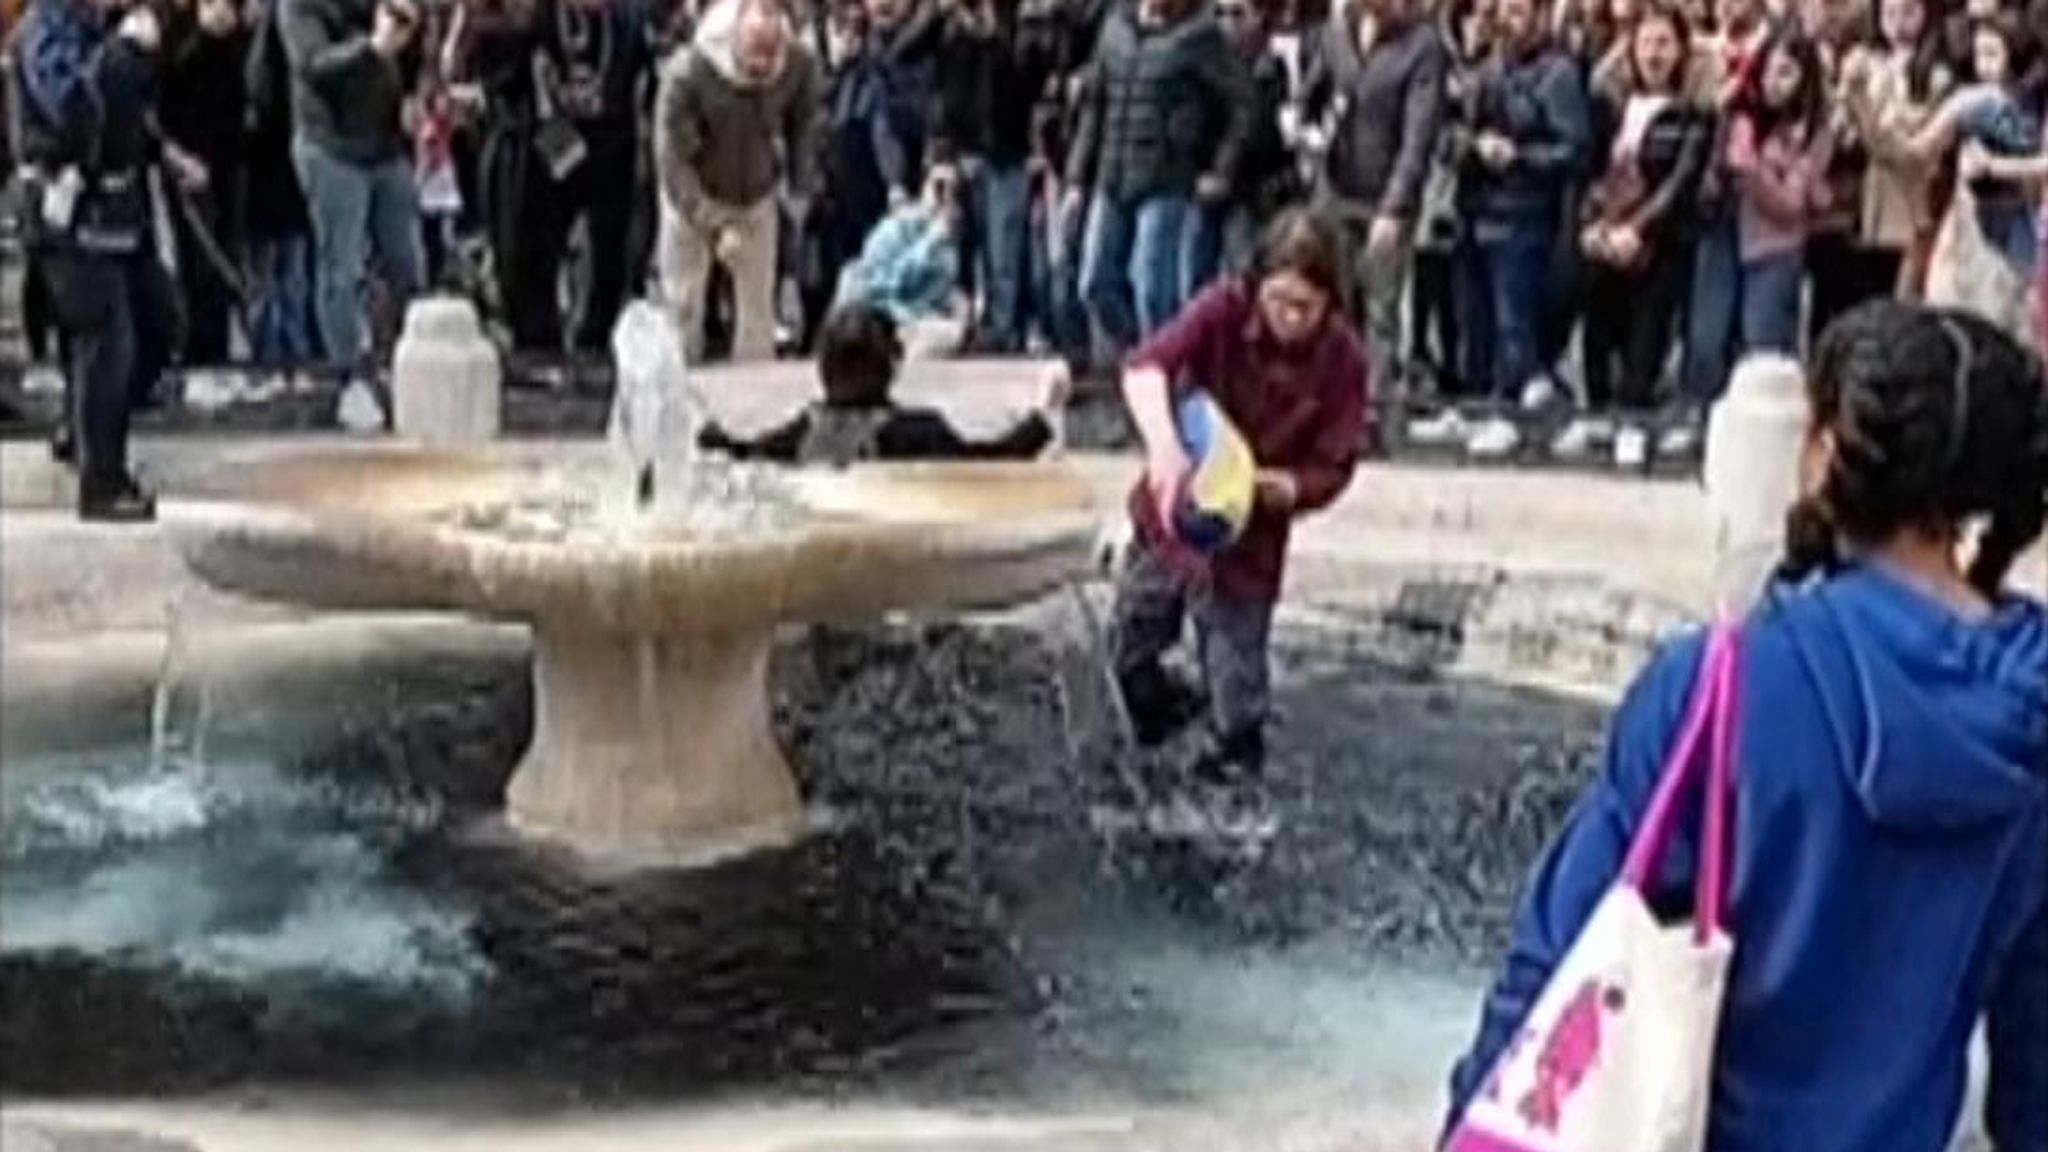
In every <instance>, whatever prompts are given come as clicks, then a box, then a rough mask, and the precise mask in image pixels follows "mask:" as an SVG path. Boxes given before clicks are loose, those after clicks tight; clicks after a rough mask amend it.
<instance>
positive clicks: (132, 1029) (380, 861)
mask: <svg viewBox="0 0 2048 1152" xmlns="http://www.w3.org/2000/svg"><path fill="white" fill-rule="evenodd" d="M1075 634H1076V635H1079V634H1080V633H1079V631H1078V630H1076V632H1075ZM1382 639H1384V637H1382V636H1381V635H1380V634H1379V633H1378V632H1377V631H1375V626H1372V625H1368V624H1366V623H1363V622H1362V623H1361V624H1360V625H1359V627H1358V629H1357V630H1356V632H1355V634H1354V633H1348V632H1346V631H1345V630H1344V629H1341V628H1330V627H1322V628H1319V629H1317V630H1315V631H1314V632H1312V633H1311V632H1288V633H1283V636H1282V640H1281V642H1280V645H1279V650H1278V653H1277V658H1278V661H1279V664H1280V677H1279V685H1280V691H1279V708H1280V724H1279V727H1278V729H1277V731H1276V736H1275V758H1274V763H1273V766H1272V777H1273V781H1274V783H1273V793H1274V803H1275V807H1276V809H1277V811H1278V813H1279V815H1280V819H1281V824H1280V829H1279V832H1278V834H1277V835H1276V836H1274V837H1273V838H1272V839H1271V840H1270V841H1269V842H1268V843H1266V844H1265V845H1264V846H1263V849H1262V850H1260V851H1255V852H1252V851H1226V850H1224V849H1225V846H1224V845H1221V844H1219V843H1217V842H1195V843H1190V842H1188V841H1186V840H1181V839H1173V838H1168V837H1162V836H1159V835H1155V834H1152V833H1148V832H1147V831H1145V825H1144V822H1143V821H1142V820H1135V819H1132V818H1131V815H1132V813H1134V812H1141V811H1143V810H1144V809H1145V806H1146V805H1147V804H1148V803H1149V802H1151V801H1153V800H1157V799H1158V798H1159V797H1160V796H1163V795H1164V794H1166V793H1167V792H1168V791H1169V790H1170V789H1171V782H1172V780H1173V779H1174V778H1175V771H1174V765H1175V762H1174V760H1173V758H1172V756H1171V755H1169V756H1166V757H1163V758H1158V759H1154V760H1149V761H1140V760H1135V759H1133V758H1130V757H1121V758H1116V757H1114V756H1113V751H1114V749H1113V744H1112V743H1111V740H1110V737H1111V732H1110V730H1109V729H1107V728H1105V727H1104V725H1105V723H1106V720H1105V719H1104V717H1105V715H1106V714H1105V713H1104V711H1103V701H1102V700H1101V699H1100V698H1099V691H1098V689H1099V681H1098V680H1097V679H1096V678H1095V677H1094V676H1093V670H1092V667H1091V666H1090V664H1089V663H1088V659H1087V657H1086V655H1085V653H1084V652H1080V651H1078V650H1069V649H1067V648H1064V647H1062V646H1061V645H1059V644H1057V643H1048V642H1046V641H1042V640H1040V639H1037V638H1035V637H1034V636H1033V635H1032V634H1030V633H1027V632H1024V631H1021V630H1011V629H995V628H990V629H973V628H962V627H945V628H909V627H904V628H897V629H874V630H868V631H862V632H832V631H817V632H814V633H812V634H810V635H808V636H806V637H804V638H801V639H798V640H793V641H792V642H791V643H790V644H789V645H787V646H786V647H785V649H784V650H783V651H782V652H781V654H780V656H779V657H778V665H777V670H776V677H775V679H776V685H777V694H778V711H779V726H780V729H781V732H782V735H783V738H784V739H785V741H786V742H787V744H788V746H789V748H790V749H791V751H792V754H793V759H794V760H795V761H796V762H797V763H798V764H799V765H801V766H802V769H801V771H802V775H803V776H804V778H805V779H804V783H805V787H806V793H807V795H808V796H809V797H810V798H811V800H812V804H813V808H814V811H815V812H816V814H817V824H818V829H817V831H816V832H815V833H814V834H813V835H811V836H810V837H809V838H807V839H806V840H804V841H803V842H802V843H800V844H798V845H797V846H795V847H793V848H791V849H789V850H787V851H783V852H778V853H773V854H766V855H759V856H755V857H751V858H747V859H743V860H738V861H733V862H730V863H727V864H724V865H722V866H719V867H716V868H711V869H706V870H698V871H653V872H642V873H637V874H632V875H624V876H619V875H612V876H606V875H600V874H593V873H590V872H587V871H583V870H579V869H577V868H574V867H568V866H565V865H564V862H563V861H561V860H559V859H553V858H550V857H547V856H543V855H538V854H535V853H533V852H531V851H529V850H527V849H526V848H524V847H522V846H520V845H518V844H516V843H513V842H510V841H508V840H507V839H506V838H505V837H504V836H503V835H501V834H499V833H498V832H497V831H496V830H495V826H494V824H493V822H492V820H491V818H490V811H491V809H492V807H493V805H494V801H495V798H496V794H497V791H498V789H499V788H501V787H502V784H503V779H504V776H505V774H506V773H507V772H509V770H510V767H511V764H512V760H513V758H514V756H515V755H516V750H517V748H518V747H519V745H520V742H521V740H522V739H523V736H524V732H525V728H526V725H527V724H528V723H530V720H529V712H530V709H529V702H528V699H527V695H526V689H525V686H524V683H523V681H522V677H521V675H520V672H519V670H518V669H516V668H508V669H493V670H485V671H482V672H478V671H475V670H470V671H469V672H467V673H464V674H462V675H452V674H451V675H450V676H449V677H447V678H446V683H447V685H448V690H447V691H446V692H445V693H443V694H441V695H439V696H437V697H435V698H433V699H420V698H418V697H417V694H414V696H413V697H410V698H409V699H408V701H407V703H406V704H405V705H404V706H403V707H400V708H396V709H392V708H388V707H386V706H385V704H384V703H383V702H378V701H369V702H360V707H361V717H360V721H359V722H358V723H357V724H356V725H355V726H354V727H353V728H352V729H351V731H350V734H348V735H346V736H345V737H344V738H342V739H340V740H338V741H335V742H332V743H328V744H325V745H323V746H321V747H317V748H300V749H277V750H274V751H273V752H272V753H270V754H266V755H260V756H246V755H242V754H239V753H235V754H230V753H221V754H219V755H217V756H213V757H210V758H209V759H207V760H206V761H205V762H204V763H193V762H191V761H190V760H189V758H188V759H183V760H176V759H174V761H173V763H172V764H171V765H170V766H169V767H168V768H166V769H165V770H164V771H162V772H158V773H152V772H151V771H150V770H149V768H148V766H147V762H148V759H149V757H148V754H147V750H145V749H135V750H133V751H132V752H130V753H128V754H126V755H121V756H114V757H102V758H95V759H87V760H74V761H71V762H64V763H59V762H48V763H30V764H20V765H17V764H12V763H10V764H9V765H8V766H7V768H8V770H7V772H6V773H5V774H4V776H0V802H4V834H0V846H4V873H0V1087H4V1088H6V1089H8V1090H10V1091H17V1092H30V1093H37V1094H80V1093H92V1094H101V1093H128V1092H137V1091H149V1092H177V1091H187V1090H197V1089H205V1088H217V1087H221V1086H227V1085H236V1084H256V1083H262V1084H307V1085H319V1086H323V1087H324V1086H330V1085H343V1086H347V1085H375V1084H378V1083H386V1082H391V1081H395V1080H402V1081H404V1082H405V1083H408V1084H420V1083H423V1082H446V1083H449V1084H454V1085H462V1086H483V1087H485V1088H487V1089H488V1090H489V1091H491V1092H502V1093H503V1094H504V1097H505V1099H507V1100H513V1101H520V1102H531V1103H536V1104H538V1103H545V1102H548V1101H607V1100H620V1101H626V1100H635V1099H652V1098H659V1099H676V1098H693V1097H709V1096H712V1095H714V1094H716V1093H718V1092H720V1091H724V1090H746V1089H752V1088H757V1087H760V1086H764V1085H772V1086H774V1087H775V1088H777V1089H784V1088H787V1089H792V1090H796V1091H802V1092H818V1093H822V1094H826V1095H844V1094H858V1093H873V1092H885V1093H890V1094H908V1095H912V1096H922V1097H930V1098H934V1099H943V1100H946V1101H949V1102H951V1101H959V1100H963V1099H964V1100H978V1099H990V1100H994V1099H1007V1098H1014V1097H1016V1096H1017V1095H1019V1094H1031V1095H1033V1096H1043V1095H1044V1094H1048V1093H1051V1094H1058V1095H1061V1096H1063V1097H1068V1098H1074V1097H1079V1098H1091V1097H1111V1096H1113V1097H1116V1098H1119V1099H1137V1100H1155V1101H1173V1100H1180V1099H1193V1098H1200V1097H1201V1096H1203V1095H1204V1094H1205V1093H1208V1092H1211V1091H1214V1090H1215V1089H1216V1088H1217V1086H1218V1085H1222V1084H1227V1083H1233V1082H1235V1083H1239V1084H1242V1083H1243V1082H1245V1081H1246V1080H1247V1078H1249V1079H1252V1080H1259V1079H1262V1078H1266V1079H1274V1080H1276V1081H1278V1080H1285V1081H1288V1082H1296V1081H1303V1082H1307V1081H1314V1082H1317V1083H1328V1084H1345V1083H1351V1082H1356V1081H1358V1080H1359V1079H1360V1078H1367V1079H1369V1078H1370V1077H1372V1076H1374V1075H1377V1074H1379V1073H1380V1072H1382V1071H1386V1070H1389V1069H1391V1070H1396V1071H1399V1072H1401V1073H1402V1074H1403V1075H1409V1074H1412V1073H1414V1071H1415V1070H1414V1068H1413V1067H1412V1065H1413V1064H1414V1063H1415V1062H1416V1060H1417V1059H1418V1058H1421V1057H1422V1056H1427V1058H1429V1059H1435V1058H1436V1057H1435V1054H1436V1053H1438V1052H1440V1051H1442V1050H1445V1049H1446V1048H1447V1046H1450V1045H1453V1044H1454V1043H1455V1040H1456V1038H1457V1037H1459V1036H1461V1035H1462V1033H1463V1031H1464V1029H1465V1028H1466V1027H1467V1026H1468V1025H1469V1022H1470V1019H1471V1014H1472V1011H1473V1009H1474V1002H1473V1000H1472V993H1473V989H1474V988H1475V986H1476V980H1477V975H1476V973H1477V971H1478V968H1477V965H1478V964H1479V963H1481V962H1483V961H1484V960H1485V959H1486V958H1487V957H1488V955H1489V954H1490V952H1491V950H1492V949H1493V948H1494V947H1495V946H1496V945H1497V943H1498V941H1499V939H1500V936H1501V933H1502V930H1503V923H1504V918H1505V914H1506V908H1507V902H1508V900H1509V899H1510V897H1511V894H1512V891H1513V889H1514V887H1515V885H1516V884H1517V883H1518V882H1519V880H1520V878H1521V875H1522V872H1523V870H1524V868H1525V867H1526V864H1527V862H1528V860H1529V859H1530V858H1531V857H1532V856H1533V854H1534V853H1535V851H1536V850H1537V848H1538V847H1539V846H1540V844H1541V843H1542V841H1543V839H1544V838H1545V837H1546V836H1547V835H1548V833H1549V831H1550V829H1551V828H1552V827H1553V826H1554V825H1555V823H1556V822H1557V820H1558V819H1560V818H1561V815H1562V812H1563V810H1564V808H1565V806H1566V805H1567V804H1568V803H1569V802H1570V799H1571V798H1572V796H1573V794H1574V793H1575V790H1576V787H1577V781H1578V779H1579V777H1580V775H1581V773H1582V772H1583V771H1584V770H1585V767H1586V765H1587V764H1588V763H1589V762H1590V758H1591V752H1592V750H1593V747H1594V744H1595V742H1596V740H1597V735H1598V726H1599V723H1600V713H1599V711H1598V710H1597V709H1595V708H1593V707H1591V706H1588V705H1585V704H1581V703H1576V702H1569V701H1563V700H1559V699H1554V698H1549V697H1545V696H1541V695H1534V694H1527V693H1518V692H1511V691H1507V690H1504V689H1500V688H1497V687H1493V686H1488V685H1482V684H1470V683H1457V682H1450V681H1445V680H1440V679H1437V678H1435V677H1434V676H1432V675H1431V674H1430V673H1428V672H1427V671H1426V670H1418V669H1416V668H1412V667H1406V666H1402V665H1400V664H1397V663H1395V662H1393V661H1391V660H1389V659H1388V658H1387V650H1386V648H1385V646H1384V645H1383V644H1381V643H1380V641H1381V640H1382ZM338 706H340V705H338ZM1134 790H1135V791H1137V792H1140V793H1142V794H1140V795H1133V792H1134ZM1248 1065H1254V1067H1250V1068H1248V1067H1247V1066H1248ZM1424 1071H1425V1072H1426V1073H1427V1075H1428V1076H1430V1077H1434V1075H1435V1074H1436V1070H1435V1069H1425V1070H1424ZM1388 1074H1391V1072H1389V1073H1388Z"/></svg>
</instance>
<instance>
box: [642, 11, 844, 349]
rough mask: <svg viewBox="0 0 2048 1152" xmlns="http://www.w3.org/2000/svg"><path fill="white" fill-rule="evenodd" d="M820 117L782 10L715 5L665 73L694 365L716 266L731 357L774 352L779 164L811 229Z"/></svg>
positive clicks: (679, 317)
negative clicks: (715, 263)
mask: <svg viewBox="0 0 2048 1152" xmlns="http://www.w3.org/2000/svg"><path fill="white" fill-rule="evenodd" d="M817 109H818V79H817V68H816V65H815V63H814V62H813V61H812V59H811V57H810V54H809V53H808V52H806V51H805V50H804V47H803V45H802V44H801V43H799V42H798V41H797V39H796V37H795V36H794V34H793V25H792V21H791V19H790V16H789V13H788V11H787V10H786V9H785V8H784V7H783V0H717V3H716V4H715V5H714V6H713V7H712V8H711V10H710V11H709V12H707V13H705V16H704V21H703V23H702V24H701V25H699V27H698V30H697V35H696V38H695V39H694V40H693V41H692V42H691V44H690V46H689V47H687V48H685V49H683V50H682V51H680V52H677V53H676V54H675V55H674V56H673V57H671V58H670V60H669V62H668V64H667V65H666V66H665V67H664V68H663V69H662V75H661V88H660V94H659V97H658V99H657V109H656V131H655V162H656V165H657V170H658V171H659V173H660V178H661V252H660V271H661V285H662V292H663V295H664V296H665V298H666V299H667V301H668V304H669V307H670V308H671V309H672V311H673V313H674V315H675V317H676V321H677V325H678V328H679V330H680V332H681V333H682V337H683V341H684V347H685V348H686V349H687V350H688V352H689V354H690V358H691V359H692V360H693V361H694V360H697V359H699V358H700V356H701V351H702V348H701V345H702V330H703V317H704V288H705V284H706V282H707V280H708V279H709V277H710V272H711V261H712V260H713V259H714V258H716V259H718V260H720V261H721V262H723V263H724V264H725V265H726V267H727V269H728V270H729V271H730V272H731V273H732V279H733V295H734V305H735V310H736V311H737V313H738V317H737V320H736V323H735V326H734V329H735V330H734V333H733V359H734V360H735V361H746V360H761V359H767V358H769V357H772V356H773V355H774V354H775V245H776V231H777V213H776V205H775V188H776V177H777V175H778V172H777V155H778V153H779V154H780V155H781V157H782V163H783V164H784V165H785V166H786V168H785V170H784V171H783V172H782V173H781V175H782V176H783V177H784V179H785V182H786V184H787V186H788V189H789V198H790V202H791V208H792V215H794V216H795V217H797V218H798V219H799V220H801V218H802V216H803V210H804V207H805V201H806V198H807V194H808V193H809V191H810V188H811V183H812V180H811V171H812V165H813V163H814V161H815V158H816V151H817V148H816V141H815V140H814V139H813V136H814V133H815V129H816V120H817Z"/></svg>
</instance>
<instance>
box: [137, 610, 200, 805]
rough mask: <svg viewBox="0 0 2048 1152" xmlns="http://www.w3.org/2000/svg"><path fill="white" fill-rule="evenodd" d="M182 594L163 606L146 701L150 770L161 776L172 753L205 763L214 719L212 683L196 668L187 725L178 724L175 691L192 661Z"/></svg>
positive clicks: (184, 758) (187, 759)
mask: <svg viewBox="0 0 2048 1152" xmlns="http://www.w3.org/2000/svg"><path fill="white" fill-rule="evenodd" d="M185 595H186V594H185V593H183V592H180V593H178V595H176V596H175V597H173V598H172V599H171V600H170V601H169V602H168V604H167V605H166V606H165V616H166V620H167V624H166V626H165V629H164V654H163V660H162V661H161V662H160V663H159V664H158V665H157V672H156V692H155V694H154V695H153V696H152V697H151V698H150V703H149V771H150V774H151V775H152V776H156V775H162V774H163V773H164V771H165V770H166V769H167V768H169V767H170V765H171V761H172V757H173V755H174V754H180V755H179V758H180V759H182V760H185V761H187V762H189V763H193V764H202V765H203V764H204V763H205V762H206V731H207V728H208V727H209V726H211V724H212V721H213V685H212V683H211V682H210V680H209V679H208V678H207V676H206V675H205V674H204V673H203V672H198V671H195V672H194V673H193V674H192V676H191V680H192V683H191V685H190V687H191V691H192V713H191V720H190V722H189V723H188V724H184V725H180V724H179V723H178V715H177V713H178V692H179V689H180V687H181V684H180V681H181V680H182V679H184V678H185V676H186V673H187V668H188V666H190V665H191V664H192V659H191V650H190V646H191V637H190V634H189V633H188V631H187V615H186V612H185Z"/></svg>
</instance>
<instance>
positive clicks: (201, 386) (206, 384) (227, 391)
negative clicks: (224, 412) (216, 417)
mask: <svg viewBox="0 0 2048 1152" xmlns="http://www.w3.org/2000/svg"><path fill="white" fill-rule="evenodd" d="M179 392H180V398H181V399H182V401H183V403H184V406H185V407H187V408H189V409H191V410H192V411H194V412H218V411H220V410H221V409H223V408H228V407H232V406H233V405H234V404H235V403H236V402H238V401H239V400H240V399H241V396H240V395H238V394H237V390H236V388H235V382H234V381H233V380H232V379H231V378H229V377H228V376H226V375H224V374H222V373H219V372H187V373H185V378H184V381H183V384H182V386H181V388H180V390H179Z"/></svg>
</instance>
